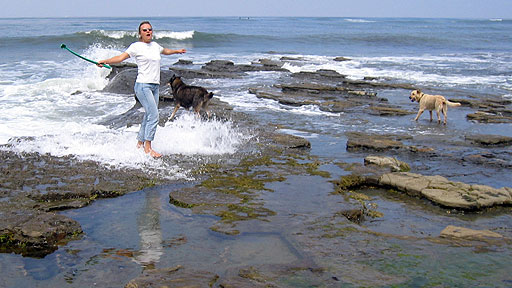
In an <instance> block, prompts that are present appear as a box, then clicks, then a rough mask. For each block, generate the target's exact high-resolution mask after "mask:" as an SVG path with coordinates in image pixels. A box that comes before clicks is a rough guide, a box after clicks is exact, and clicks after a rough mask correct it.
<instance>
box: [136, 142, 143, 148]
mask: <svg viewBox="0 0 512 288" xmlns="http://www.w3.org/2000/svg"><path fill="white" fill-rule="evenodd" d="M143 146H144V142H142V141H137V149H140V148H142V147H143Z"/></svg>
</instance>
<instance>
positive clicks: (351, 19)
mask: <svg viewBox="0 0 512 288" xmlns="http://www.w3.org/2000/svg"><path fill="white" fill-rule="evenodd" d="M345 21H347V22H351V23H375V22H377V21H373V20H366V19H353V18H348V19H345Z"/></svg>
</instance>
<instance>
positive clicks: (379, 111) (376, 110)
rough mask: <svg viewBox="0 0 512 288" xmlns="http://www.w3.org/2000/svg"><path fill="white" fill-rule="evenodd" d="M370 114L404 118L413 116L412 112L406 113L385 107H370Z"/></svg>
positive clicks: (405, 111)
mask: <svg viewBox="0 0 512 288" xmlns="http://www.w3.org/2000/svg"><path fill="white" fill-rule="evenodd" d="M370 109H371V113H372V114H376V115H379V116H404V115H411V114H415V112H414V111H408V110H404V109H400V108H394V107H387V106H371V107H370Z"/></svg>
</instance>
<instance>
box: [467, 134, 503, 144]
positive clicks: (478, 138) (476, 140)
mask: <svg viewBox="0 0 512 288" xmlns="http://www.w3.org/2000/svg"><path fill="white" fill-rule="evenodd" d="M465 140H466V141H469V142H471V143H473V144H476V145H478V146H483V147H505V146H510V145H512V137H507V136H501V135H484V134H479V135H466V136H465Z"/></svg>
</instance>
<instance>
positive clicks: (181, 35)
mask: <svg viewBox="0 0 512 288" xmlns="http://www.w3.org/2000/svg"><path fill="white" fill-rule="evenodd" d="M82 33H83V34H86V35H95V36H98V35H99V36H102V37H106V38H112V39H123V38H138V33H137V32H135V31H123V30H117V31H116V30H92V31H87V32H78V34H82ZM194 34H195V31H193V30H191V31H182V32H176V31H155V32H154V34H153V37H154V39H165V38H169V39H175V40H186V39H192V38H194Z"/></svg>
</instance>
